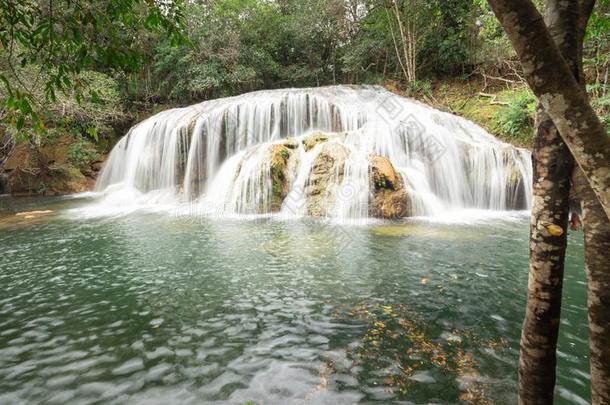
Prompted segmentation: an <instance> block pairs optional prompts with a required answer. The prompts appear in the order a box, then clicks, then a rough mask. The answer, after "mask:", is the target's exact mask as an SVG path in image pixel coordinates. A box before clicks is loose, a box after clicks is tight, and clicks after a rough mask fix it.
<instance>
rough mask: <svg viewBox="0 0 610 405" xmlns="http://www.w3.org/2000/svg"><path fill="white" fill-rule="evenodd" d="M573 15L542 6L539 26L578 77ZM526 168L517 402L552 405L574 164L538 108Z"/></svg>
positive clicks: (570, 5)
mask: <svg viewBox="0 0 610 405" xmlns="http://www.w3.org/2000/svg"><path fill="white" fill-rule="evenodd" d="M578 16H579V8H578V4H577V3H575V2H565V1H564V2H560V1H558V0H546V2H545V15H544V19H545V23H546V25H547V26H548V29H549V31H550V33H551V36H552V38H553V40H554V42H555V43H556V44H557V46H558V47H559V50H560V51H561V53H562V56H563V57H564V58H565V59H566V60H568V61H569V64H570V68H571V70H572V72H574V74H578V72H577V70H578V63H577V59H578V47H577V42H578V40H579V38H578V35H577V32H578V30H577V29H576V28H577V26H576V24H575V22H576V21H577V20H578ZM532 165H533V175H534V178H533V190H532V191H533V198H532V217H531V224H530V267H529V278H528V292H527V305H526V310H525V319H524V321H523V329H522V331H521V342H520V347H521V351H520V355H519V388H518V399H519V403H521V404H552V403H553V396H554V391H555V380H556V372H555V368H556V364H557V358H556V349H557V339H558V337H559V324H560V315H561V295H562V287H563V274H564V262H565V254H566V248H567V234H568V232H567V228H568V217H569V211H570V208H569V196H570V188H571V177H572V172H573V169H574V160H573V158H572V154H571V153H570V150H569V149H568V147H567V146H566V144H565V143H564V141H563V139H562V138H561V135H560V134H559V132H558V130H557V128H556V127H555V125H554V124H553V121H552V119H551V117H550V116H549V115H548V114H547V113H546V112H545V111H544V108H543V106H542V105H540V104H539V105H538V108H537V114H536V134H535V137H534V145H533V149H532Z"/></svg>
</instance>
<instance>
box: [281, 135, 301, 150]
mask: <svg viewBox="0 0 610 405" xmlns="http://www.w3.org/2000/svg"><path fill="white" fill-rule="evenodd" d="M281 144H282V145H283V146H285V147H286V148H288V149H297V148H298V147H299V140H298V139H295V138H288V139H285V140H283V141H282V143H281Z"/></svg>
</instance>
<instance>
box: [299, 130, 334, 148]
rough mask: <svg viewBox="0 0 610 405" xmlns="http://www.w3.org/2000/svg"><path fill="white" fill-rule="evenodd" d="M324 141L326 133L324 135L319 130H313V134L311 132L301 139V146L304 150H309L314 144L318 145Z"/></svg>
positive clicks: (326, 137)
mask: <svg viewBox="0 0 610 405" xmlns="http://www.w3.org/2000/svg"><path fill="white" fill-rule="evenodd" d="M326 141H328V136H327V135H324V134H323V133H321V132H314V133H313V134H311V135H309V136H307V137H305V138H304V139H303V141H302V142H303V148H305V152H309V151H310V150H312V149H313V148H314V147H315V146H316V145H318V144H320V143H324V142H326Z"/></svg>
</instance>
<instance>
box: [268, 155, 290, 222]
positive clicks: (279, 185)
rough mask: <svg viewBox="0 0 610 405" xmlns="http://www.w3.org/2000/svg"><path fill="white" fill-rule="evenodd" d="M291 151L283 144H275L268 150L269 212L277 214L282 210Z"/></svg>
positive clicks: (287, 186)
mask: <svg viewBox="0 0 610 405" xmlns="http://www.w3.org/2000/svg"><path fill="white" fill-rule="evenodd" d="M290 155H291V149H290V148H289V147H288V146H287V145H286V144H284V143H281V144H275V145H272V146H271V149H270V159H271V165H270V171H271V187H272V189H271V207H270V209H271V211H272V212H278V211H279V210H280V208H282V202H283V201H284V198H286V196H287V195H288V191H290V190H289V174H288V160H289V159H290Z"/></svg>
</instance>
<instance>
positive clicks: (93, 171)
mask: <svg viewBox="0 0 610 405" xmlns="http://www.w3.org/2000/svg"><path fill="white" fill-rule="evenodd" d="M76 143H77V141H76V140H75V139H74V137H72V136H69V135H62V136H60V137H58V138H57V139H55V140H54V141H50V142H49V143H48V144H46V145H44V146H42V147H37V146H33V145H31V144H29V143H27V142H23V143H20V144H17V145H16V146H15V147H14V148H13V150H12V151H11V153H10V154H9V155H8V157H7V158H6V161H5V162H4V164H3V165H2V167H1V170H2V172H3V174H4V176H3V177H4V178H5V183H6V184H5V186H6V187H5V188H6V189H7V190H5V191H7V192H9V193H10V194H15V195H19V194H21V195H29V194H43V195H61V194H71V193H78V192H83V191H88V190H91V189H92V188H93V187H94V185H95V179H96V177H97V174H98V172H99V170H100V169H101V166H102V165H103V158H102V157H101V156H99V155H97V154H91V155H87V159H83V160H82V161H79V162H78V163H77V162H74V159H75V156H76V155H75V153H74V151H75V148H74V145H75V144H76ZM71 151H72V153H71ZM79 156H81V155H78V156H76V157H79Z"/></svg>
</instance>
